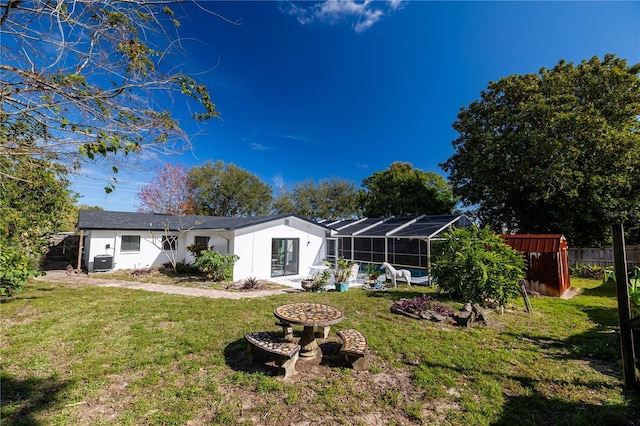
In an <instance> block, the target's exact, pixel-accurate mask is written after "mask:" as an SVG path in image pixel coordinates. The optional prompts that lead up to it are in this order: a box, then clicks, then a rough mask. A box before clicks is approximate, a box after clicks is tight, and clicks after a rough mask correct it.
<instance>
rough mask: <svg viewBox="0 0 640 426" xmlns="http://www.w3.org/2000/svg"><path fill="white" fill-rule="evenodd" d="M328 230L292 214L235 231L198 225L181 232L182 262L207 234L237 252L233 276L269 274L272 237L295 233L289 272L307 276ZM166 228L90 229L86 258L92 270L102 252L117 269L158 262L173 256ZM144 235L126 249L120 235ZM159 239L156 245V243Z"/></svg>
mask: <svg viewBox="0 0 640 426" xmlns="http://www.w3.org/2000/svg"><path fill="white" fill-rule="evenodd" d="M325 232H326V230H325V229H324V228H322V227H320V226H317V225H314V224H311V223H309V222H306V221H303V220H300V219H297V218H295V217H289V218H286V219H280V220H277V221H272V222H269V223H266V224H261V225H256V226H253V227H248V228H243V229H240V230H237V231H235V232H228V231H219V230H215V231H214V230H204V231H202V230H198V231H186V232H183V233H182V234H181V235H180V237H179V240H178V251H177V256H176V259H177V260H178V261H186V262H193V260H194V259H193V256H192V255H191V253H190V252H189V251H187V250H186V246H188V245H191V244H193V243H194V241H195V237H196V236H208V237H209V238H210V239H209V247H213V249H214V250H215V251H217V252H219V253H221V254H229V253H235V254H237V255H238V256H239V259H238V261H237V262H236V264H235V265H234V270H233V279H234V280H242V279H245V278H249V277H255V278H258V279H269V278H271V244H272V240H273V239H274V238H288V239H293V238H297V239H298V241H299V250H300V252H299V267H298V274H297V275H293V276H291V277H300V276H307V275H309V274H310V272H311V265H317V264H320V263H321V262H322V259H323V258H324V257H325ZM163 234H164V233H163V232H161V231H160V232H155V233H153V234H152V233H150V232H148V231H112V230H111V231H99V230H98V231H97V230H92V231H86V232H85V235H86V236H87V238H86V242H85V255H84V260H85V264H86V265H87V268H88V270H89V272H94V258H95V256H98V255H110V256H113V270H121V269H136V268H147V267H155V266H160V265H162V264H164V263H167V262H168V261H169V258H168V256H167V254H166V253H165V252H164V251H162V250H161V249H160V248H159V247H158V246H161V241H162V235H163ZM123 235H138V236H140V250H139V251H135V252H127V251H124V252H123V251H122V250H121V247H122V236H123ZM154 241H155V244H154Z"/></svg>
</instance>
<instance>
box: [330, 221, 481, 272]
mask: <svg viewBox="0 0 640 426" xmlns="http://www.w3.org/2000/svg"><path fill="white" fill-rule="evenodd" d="M324 225H326V226H327V227H329V228H330V229H332V232H331V238H329V239H328V245H327V260H333V259H335V258H336V257H339V256H342V257H344V258H346V259H351V260H355V261H357V262H361V263H375V264H380V263H382V262H388V263H390V264H391V265H393V266H394V267H396V268H406V269H410V270H411V271H412V275H413V276H415V277H428V276H429V275H430V271H431V245H432V243H433V242H434V241H437V240H439V239H441V236H442V234H443V233H444V232H446V230H447V229H449V228H450V227H461V228H466V227H468V226H470V225H471V221H470V220H469V218H468V217H467V216H465V215H437V216H427V215H421V216H417V217H416V216H411V217H388V218H364V219H358V220H356V219H349V220H341V221H336V222H331V223H324Z"/></svg>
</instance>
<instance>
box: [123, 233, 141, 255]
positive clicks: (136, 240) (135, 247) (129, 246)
mask: <svg viewBox="0 0 640 426" xmlns="http://www.w3.org/2000/svg"><path fill="white" fill-rule="evenodd" d="M120 239H121V243H120V251H140V235H123V236H122V237H120Z"/></svg>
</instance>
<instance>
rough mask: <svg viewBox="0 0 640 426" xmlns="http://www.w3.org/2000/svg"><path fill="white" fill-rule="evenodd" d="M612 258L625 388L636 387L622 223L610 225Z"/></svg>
mask: <svg viewBox="0 0 640 426" xmlns="http://www.w3.org/2000/svg"><path fill="white" fill-rule="evenodd" d="M612 231H613V260H614V264H615V270H616V293H617V295H618V316H619V317H620V349H621V352H622V371H623V375H624V387H625V389H628V390H629V389H637V388H638V383H637V381H636V369H635V365H634V359H635V357H634V354H633V334H632V330H631V328H629V326H628V322H629V319H630V318H631V307H630V305H629V288H628V287H627V280H628V278H627V255H626V252H625V248H624V228H623V226H622V224H621V223H620V224H615V225H613V226H612Z"/></svg>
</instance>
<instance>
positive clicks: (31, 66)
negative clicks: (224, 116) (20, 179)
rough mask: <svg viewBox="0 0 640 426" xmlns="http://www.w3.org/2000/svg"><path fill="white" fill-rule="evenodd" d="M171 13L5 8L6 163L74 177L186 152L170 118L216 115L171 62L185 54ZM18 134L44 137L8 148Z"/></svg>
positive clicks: (147, 1) (24, 1)
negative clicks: (125, 161)
mask: <svg viewBox="0 0 640 426" xmlns="http://www.w3.org/2000/svg"><path fill="white" fill-rule="evenodd" d="M173 3H179V2H178V1H172V0H162V1H156V0H127V1H109V2H107V1H103V0H74V1H65V2H63V1H49V0H7V1H5V2H4V4H2V5H0V39H1V40H2V43H0V57H1V58H2V61H0V100H1V103H2V106H1V107H0V157H12V158H19V159H20V161H26V162H28V161H34V162H35V163H38V162H39V161H40V160H42V159H46V160H55V161H59V162H62V163H63V164H64V165H66V166H67V168H68V169H69V170H72V169H74V168H77V167H78V166H80V165H82V164H83V163H84V162H85V161H91V160H95V159H98V158H103V157H105V156H107V155H109V156H110V158H113V159H115V158H117V157H118V156H120V155H127V154H132V153H141V152H147V153H149V154H154V155H155V154H157V153H158V152H160V153H162V152H175V151H178V150H181V149H183V148H185V147H186V146H188V138H187V137H186V135H185V132H184V131H183V129H182V128H181V126H180V124H181V123H180V122H179V121H178V118H177V117H174V116H173V115H172V113H171V110H175V109H179V108H180V107H179V105H180V103H179V102H178V101H179V100H180V99H179V98H182V99H183V100H184V108H183V109H184V110H188V111H192V117H193V118H195V119H196V120H207V119H209V118H212V117H216V116H217V115H218V113H217V111H216V109H215V105H214V104H213V102H212V100H211V98H210V96H209V93H208V91H207V88H206V87H205V86H204V85H202V84H200V83H198V82H197V81H195V80H194V79H193V78H191V77H189V76H188V75H186V74H184V73H182V72H181V70H180V68H179V67H176V66H175V64H173V63H169V61H167V59H168V58H169V57H171V53H174V52H175V51H176V48H177V47H179V46H180V43H176V41H179V35H178V34H177V30H178V26H179V24H180V22H179V21H178V19H177V18H176V16H175V15H174V10H173V9H172V4H173ZM165 62H167V63H166V64H165ZM181 118H182V117H181ZM16 128H22V129H23V130H24V132H31V133H34V134H38V135H39V137H37V138H27V139H24V138H10V137H9V136H10V134H11V133H12V131H11V130H10V129H16ZM111 161H113V160H110V162H111ZM113 172H117V168H116V167H115V166H114V167H113ZM3 173H4V175H5V177H8V175H7V170H4V171H3ZM11 177H14V178H15V177H17V176H11ZM109 189H110V188H109Z"/></svg>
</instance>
